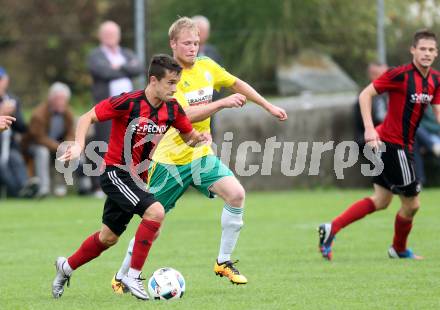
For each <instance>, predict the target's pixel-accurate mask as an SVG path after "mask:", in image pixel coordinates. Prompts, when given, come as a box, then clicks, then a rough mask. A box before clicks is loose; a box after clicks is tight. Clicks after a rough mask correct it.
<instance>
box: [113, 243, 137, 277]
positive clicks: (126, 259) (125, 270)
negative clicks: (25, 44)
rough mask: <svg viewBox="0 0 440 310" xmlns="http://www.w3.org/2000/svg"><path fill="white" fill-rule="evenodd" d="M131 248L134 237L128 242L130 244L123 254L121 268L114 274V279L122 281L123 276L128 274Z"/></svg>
mask: <svg viewBox="0 0 440 310" xmlns="http://www.w3.org/2000/svg"><path fill="white" fill-rule="evenodd" d="M133 247H134V237H133V238H132V239H131V240H130V243H129V244H128V248H127V253H125V257H124V261H123V262H122V265H121V267H120V268H119V270H118V273H117V274H116V279H119V280H120V279H122V277H123V276H125V275H126V274H128V270H129V269H130V263H131V255H132V254H133Z"/></svg>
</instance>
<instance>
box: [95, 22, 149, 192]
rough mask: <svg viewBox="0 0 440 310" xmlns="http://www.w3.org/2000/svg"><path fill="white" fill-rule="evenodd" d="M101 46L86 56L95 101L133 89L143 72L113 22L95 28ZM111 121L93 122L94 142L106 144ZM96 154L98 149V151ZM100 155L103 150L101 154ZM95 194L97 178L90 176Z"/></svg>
mask: <svg viewBox="0 0 440 310" xmlns="http://www.w3.org/2000/svg"><path fill="white" fill-rule="evenodd" d="M98 38H99V41H100V46H99V47H97V48H95V49H94V50H93V51H92V52H91V53H90V55H89V59H88V67H89V71H90V74H91V75H92V78H93V85H92V95H93V100H94V102H95V104H97V103H99V102H100V101H101V100H103V99H106V98H108V97H110V96H117V95H120V94H121V93H123V92H129V91H132V90H133V83H132V80H131V79H132V78H134V77H137V76H139V75H140V74H142V73H143V72H144V66H143V64H141V62H140V61H139V60H138V58H137V57H136V56H135V54H134V53H133V52H132V51H131V50H129V49H128V48H123V47H121V46H120V45H119V42H120V40H121V29H120V27H119V25H118V24H116V23H115V22H113V21H106V22H104V23H102V24H101V25H100V27H99V30H98ZM110 129H111V122H110V121H107V122H101V123H97V124H95V137H94V140H95V141H105V142H106V143H108V139H109V136H110ZM98 153H99V152H98ZM101 155H103V153H101ZM92 182H93V185H94V187H95V190H97V194H98V196H101V195H100V194H101V193H102V192H100V191H98V189H99V180H98V178H93V179H92Z"/></svg>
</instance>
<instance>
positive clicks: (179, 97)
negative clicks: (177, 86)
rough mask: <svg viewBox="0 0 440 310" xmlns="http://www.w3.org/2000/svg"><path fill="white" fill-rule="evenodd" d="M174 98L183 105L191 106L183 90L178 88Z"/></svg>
mask: <svg viewBox="0 0 440 310" xmlns="http://www.w3.org/2000/svg"><path fill="white" fill-rule="evenodd" d="M174 99H176V101H177V102H178V103H179V104H180V105H181V106H182V107H187V106H189V103H188V101H187V100H186V98H185V95H184V93H183V92H182V91H179V90H177V92H176V93H174Z"/></svg>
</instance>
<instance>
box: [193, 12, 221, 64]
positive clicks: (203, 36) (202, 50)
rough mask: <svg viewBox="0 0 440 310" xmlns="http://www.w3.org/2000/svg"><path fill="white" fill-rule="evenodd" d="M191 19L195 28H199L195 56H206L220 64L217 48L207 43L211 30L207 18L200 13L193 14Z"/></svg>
mask: <svg viewBox="0 0 440 310" xmlns="http://www.w3.org/2000/svg"><path fill="white" fill-rule="evenodd" d="M192 20H193V21H194V22H195V23H196V25H197V28H199V35H200V43H199V52H198V53H197V56H207V57H209V58H211V59H212V60H214V61H215V62H216V63H218V64H221V63H222V58H221V56H220V54H219V52H218V51H217V48H216V47H215V46H214V45H212V44H209V43H208V40H209V36H210V32H211V24H210V23H209V19H208V18H206V17H205V16H202V15H195V16H193V17H192Z"/></svg>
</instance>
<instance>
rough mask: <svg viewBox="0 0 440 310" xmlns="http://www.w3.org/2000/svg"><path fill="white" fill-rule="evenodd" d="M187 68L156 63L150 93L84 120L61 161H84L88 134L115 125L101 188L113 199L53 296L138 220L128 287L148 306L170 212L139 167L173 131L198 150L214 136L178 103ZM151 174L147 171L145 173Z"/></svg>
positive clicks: (65, 262)
mask: <svg viewBox="0 0 440 310" xmlns="http://www.w3.org/2000/svg"><path fill="white" fill-rule="evenodd" d="M181 70H182V68H181V67H180V66H179V65H178V63H177V62H176V61H175V60H174V59H173V58H172V57H170V56H168V55H156V56H154V57H153V58H152V60H151V63H150V67H149V72H148V81H149V83H148V86H147V87H146V89H145V90H140V91H134V92H130V93H123V94H121V95H120V96H117V97H112V98H108V99H106V100H103V101H102V102H100V103H99V104H97V105H96V106H95V107H94V108H93V109H92V110H90V111H89V112H88V113H86V114H84V115H83V116H81V117H80V119H79V121H78V126H77V130H76V137H75V143H74V144H72V145H71V146H70V147H69V148H68V149H67V150H66V152H65V153H64V154H63V155H62V156H61V157H60V158H59V160H60V161H69V160H72V159H75V158H78V157H79V155H80V154H81V152H82V150H83V149H84V143H85V137H86V133H87V131H88V129H89V127H90V125H91V124H92V123H94V122H99V121H106V120H112V130H111V134H110V142H109V146H108V152H107V153H106V155H105V158H104V162H105V165H106V167H105V171H104V173H103V174H102V175H101V186H102V189H103V191H104V192H105V193H106V194H107V199H106V201H105V205H104V211H103V216H102V228H101V230H100V231H98V232H95V233H93V234H92V235H90V236H89V237H88V238H87V239H86V240H84V242H83V243H82V244H81V246H80V247H79V249H78V250H77V251H76V252H75V253H73V254H72V255H71V256H70V257H68V258H64V257H59V258H58V259H57V260H56V263H55V265H56V270H57V274H56V277H55V279H54V281H53V284H52V295H53V297H54V298H59V297H61V295H62V294H63V292H64V285H65V284H66V283H67V284H69V282H70V276H71V274H72V272H73V270H76V269H77V268H78V267H80V266H82V265H83V264H85V263H87V262H89V261H91V260H92V259H94V258H96V257H98V256H99V255H100V254H101V253H102V252H103V251H105V250H107V248H109V247H111V246H112V245H114V244H116V242H117V241H118V238H119V236H120V235H121V234H122V233H123V232H124V231H125V229H126V226H127V224H128V223H129V222H130V220H131V218H132V217H133V215H134V214H137V215H139V216H140V217H141V218H142V221H141V223H140V225H139V227H138V229H137V231H136V234H135V245H134V249H133V256H132V260H131V266H130V270H129V272H128V275H126V276H124V278H123V279H122V282H123V283H124V285H125V287H127V288H128V289H129V290H130V291H131V293H132V294H133V295H134V296H136V297H137V298H139V299H143V300H147V299H148V295H147V293H146V292H145V289H144V286H143V283H142V279H141V277H140V274H141V270H142V267H143V265H144V263H145V260H146V257H147V255H148V252H149V250H150V247H151V245H152V243H153V241H154V240H155V239H156V237H157V235H158V234H159V228H160V226H161V222H162V220H163V218H164V215H165V212H164V208H163V206H162V204H161V203H160V202H158V201H157V200H156V199H155V198H154V196H153V195H152V194H151V193H148V192H147V191H146V190H145V188H146V185H145V183H142V182H141V185H140V186H138V183H139V180H141V179H143V180H144V181H145V174H144V173H142V171H139V169H138V168H139V167H140V166H143V167H148V164H147V165H142V163H143V162H145V161H148V159H149V158H150V156H151V152H152V150H153V148H154V142H155V140H156V139H155V138H157V137H158V136H161V135H163V134H165V132H166V131H167V130H168V128H170V126H173V127H174V128H176V129H177V130H178V131H179V132H180V136H181V137H182V139H183V140H184V141H185V142H186V143H188V144H190V145H191V146H195V145H196V144H198V143H207V142H209V141H210V135H209V134H201V133H199V132H197V131H195V130H194V129H193V127H192V125H191V123H190V121H189V119H188V118H187V116H186V115H185V112H184V111H183V109H182V108H181V107H180V105H179V104H178V103H177V101H175V99H173V98H172V96H173V95H174V93H175V92H176V85H177V83H178V82H179V80H180V74H181ZM145 169H146V168H145Z"/></svg>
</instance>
